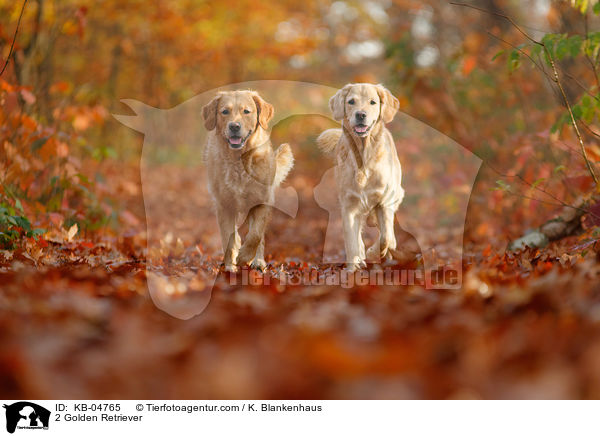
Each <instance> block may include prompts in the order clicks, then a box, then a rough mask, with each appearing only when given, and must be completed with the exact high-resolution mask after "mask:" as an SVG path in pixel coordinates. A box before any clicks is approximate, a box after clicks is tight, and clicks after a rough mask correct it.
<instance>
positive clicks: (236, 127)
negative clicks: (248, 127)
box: [229, 123, 241, 133]
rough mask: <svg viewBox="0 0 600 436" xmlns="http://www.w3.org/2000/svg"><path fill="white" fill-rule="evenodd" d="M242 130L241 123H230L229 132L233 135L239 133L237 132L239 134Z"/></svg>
mask: <svg viewBox="0 0 600 436" xmlns="http://www.w3.org/2000/svg"><path fill="white" fill-rule="evenodd" d="M240 128H241V126H240V123H229V130H230V131H231V132H232V133H237V132H239V131H240Z"/></svg>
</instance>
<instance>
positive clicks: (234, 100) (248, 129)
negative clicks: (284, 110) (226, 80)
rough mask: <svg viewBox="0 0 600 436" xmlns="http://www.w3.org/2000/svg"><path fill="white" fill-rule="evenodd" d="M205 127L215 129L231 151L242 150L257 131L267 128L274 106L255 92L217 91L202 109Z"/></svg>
mask: <svg viewBox="0 0 600 436" xmlns="http://www.w3.org/2000/svg"><path fill="white" fill-rule="evenodd" d="M202 117H203V118H204V126H205V127H206V129H207V130H214V129H216V132H217V134H218V135H221V136H222V137H223V139H224V140H225V141H226V142H227V144H229V147H230V148H232V149H234V150H240V149H242V148H243V147H244V145H245V144H246V142H247V141H248V138H250V137H251V135H252V134H253V133H254V132H256V130H257V129H259V128H262V129H265V130H266V129H267V128H268V126H269V121H270V120H271V118H273V106H272V105H270V104H269V103H267V102H266V101H264V100H263V99H262V98H261V96H260V95H258V93H257V92H254V91H226V92H219V93H218V94H217V95H216V96H215V98H213V99H212V100H211V101H210V102H209V103H208V104H207V105H206V106H204V107H203V108H202Z"/></svg>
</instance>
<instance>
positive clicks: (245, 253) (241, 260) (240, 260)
mask: <svg viewBox="0 0 600 436" xmlns="http://www.w3.org/2000/svg"><path fill="white" fill-rule="evenodd" d="M255 255H256V247H255V248H254V250H252V249H250V248H249V247H248V246H247V245H243V246H242V248H241V250H240V252H239V253H238V257H237V264H238V265H239V266H247V265H250V262H252V260H253V259H254V256H255Z"/></svg>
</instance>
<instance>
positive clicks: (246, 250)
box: [237, 204, 271, 270]
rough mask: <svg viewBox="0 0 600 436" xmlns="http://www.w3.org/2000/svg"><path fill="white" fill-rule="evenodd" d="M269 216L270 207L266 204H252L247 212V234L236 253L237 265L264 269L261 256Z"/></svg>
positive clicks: (263, 260) (264, 264)
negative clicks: (237, 253)
mask: <svg viewBox="0 0 600 436" xmlns="http://www.w3.org/2000/svg"><path fill="white" fill-rule="evenodd" d="M270 216H271V207H270V206H268V205H266V204H261V205H258V206H254V207H253V208H252V209H251V210H250V212H249V222H248V235H246V240H245V241H244V244H243V245H242V248H241V249H240V254H239V255H238V262H237V263H238V265H248V264H250V263H251V262H252V267H253V268H257V269H260V270H262V269H264V267H265V266H266V262H265V259H264V258H263V255H264V254H263V251H264V237H265V229H266V228H267V224H268V222H269V219H270Z"/></svg>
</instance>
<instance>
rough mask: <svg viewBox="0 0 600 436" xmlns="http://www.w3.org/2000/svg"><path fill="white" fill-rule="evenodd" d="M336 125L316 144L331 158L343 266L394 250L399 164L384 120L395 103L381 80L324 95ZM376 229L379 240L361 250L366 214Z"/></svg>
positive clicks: (385, 255) (358, 265) (359, 265)
mask: <svg viewBox="0 0 600 436" xmlns="http://www.w3.org/2000/svg"><path fill="white" fill-rule="evenodd" d="M329 107H330V109H331V112H332V113H333V118H334V119H335V120H336V121H342V128H341V129H329V130H326V131H324V132H322V133H321V134H320V135H319V137H318V138H317V145H318V146H319V148H320V149H321V150H322V151H323V152H325V153H326V154H333V155H334V156H335V158H336V161H337V162H336V163H337V165H336V167H335V176H336V182H337V187H338V197H339V201H340V206H341V212H342V225H343V231H344V244H345V248H346V268H347V269H348V270H351V271H354V270H356V269H359V268H362V267H365V266H366V258H367V257H368V258H369V259H370V258H373V257H376V258H378V259H380V258H384V259H390V258H391V257H392V252H393V251H395V250H396V237H395V234H394V214H395V213H396V210H397V209H398V206H400V203H401V202H402V199H403V198H404V189H402V186H401V182H402V170H401V167H400V161H399V160H398V154H397V153H396V146H395V145H394V139H393V138H392V134H391V133H390V131H389V130H388V129H386V127H385V124H386V123H389V122H390V121H392V120H393V119H394V116H395V115H396V112H398V109H399V108H400V103H399V102H398V99H397V98H396V97H394V96H393V95H392V94H391V93H390V91H388V90H387V89H386V88H384V87H383V86H382V85H372V84H368V83H355V84H348V85H346V86H344V87H343V88H342V89H340V90H339V91H338V92H337V93H336V94H335V95H334V96H333V97H332V98H331V99H330V100H329ZM367 218H368V219H369V223H370V224H371V223H372V224H376V225H377V227H378V229H379V241H376V242H375V243H374V244H373V246H372V247H370V248H369V250H368V251H367V253H366V255H365V244H364V241H363V239H362V229H363V226H364V223H365V220H366V219H367Z"/></svg>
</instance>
